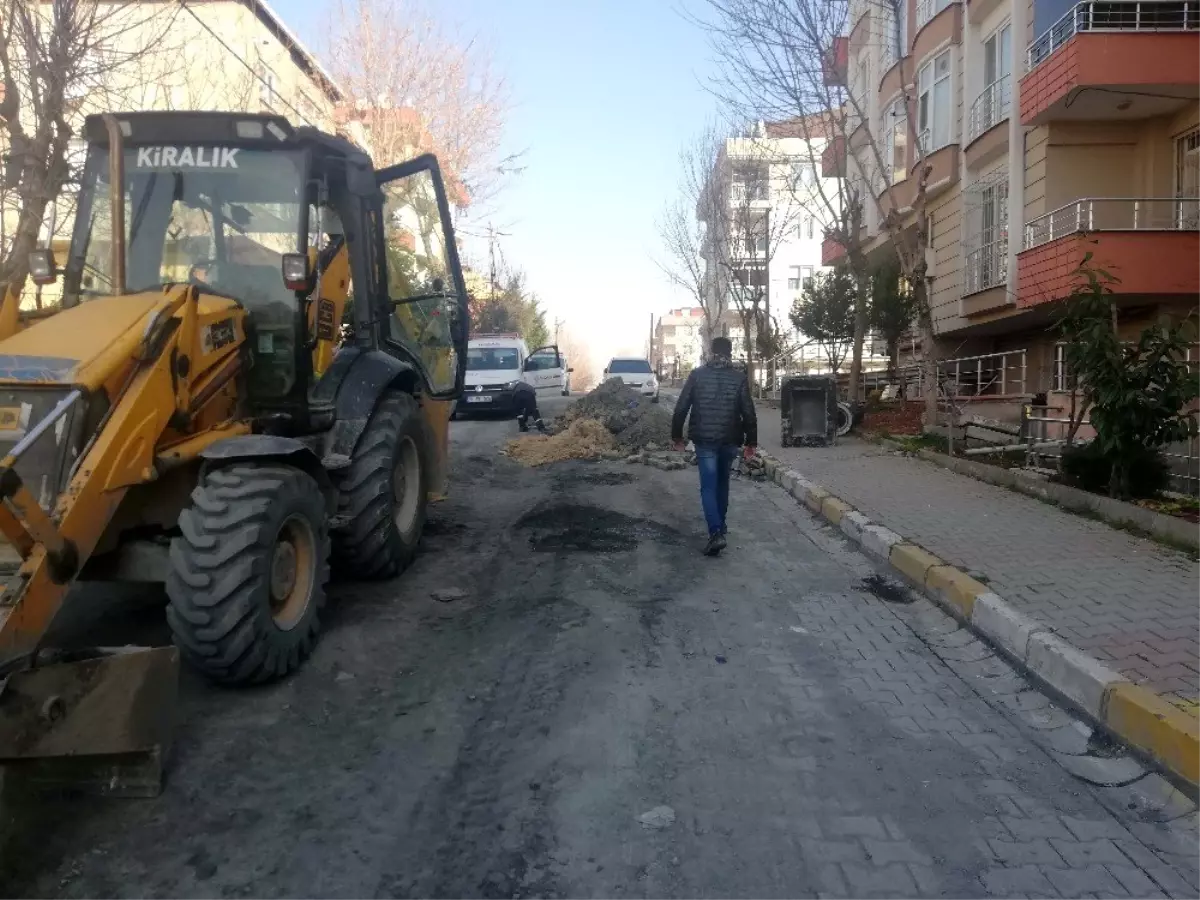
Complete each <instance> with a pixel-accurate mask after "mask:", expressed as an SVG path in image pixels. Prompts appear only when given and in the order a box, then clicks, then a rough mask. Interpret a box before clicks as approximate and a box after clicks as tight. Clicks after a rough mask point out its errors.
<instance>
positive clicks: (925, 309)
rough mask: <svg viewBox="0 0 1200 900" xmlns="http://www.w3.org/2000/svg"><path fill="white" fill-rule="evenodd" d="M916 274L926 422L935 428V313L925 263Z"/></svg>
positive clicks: (936, 391) (936, 403)
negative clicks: (929, 296) (930, 301)
mask: <svg viewBox="0 0 1200 900" xmlns="http://www.w3.org/2000/svg"><path fill="white" fill-rule="evenodd" d="M916 275H917V277H915V278H914V279H913V293H914V294H915V295H916V304H917V309H918V310H919V313H918V318H919V319H920V322H921V378H922V381H923V382H924V391H925V424H926V425H927V426H928V427H930V428H934V427H936V425H937V414H938V383H937V351H936V349H935V346H934V336H933V314H932V313H931V312H930V310H929V298H928V283H927V282H926V281H925V267H924V265H921V266H919V267H918V269H917V273H916Z"/></svg>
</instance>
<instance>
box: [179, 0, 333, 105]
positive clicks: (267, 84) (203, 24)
mask: <svg viewBox="0 0 1200 900" xmlns="http://www.w3.org/2000/svg"><path fill="white" fill-rule="evenodd" d="M179 5H180V6H181V7H182V8H183V9H184V11H185V12H187V13H188V15H190V16H191V17H192V18H193V19H195V20H196V21H197V22H199V23H200V27H201V28H203V29H204V30H205V31H207V32H208V33H209V34H211V35H212V36H213V37H214V38H215V39H216V41H217V43H218V44H220V45H221V46H222V47H224V48H225V52H226V53H228V54H229V55H230V56H232V57H233V58H234V59H236V60H237V61H238V62H240V63H241V64H242V65H243V66H245V67H246V71H248V72H249V73H250V74H251V75H253V76H254V78H255V80H256V81H258V82H259V83H260V84H261V85H262V86H263V87H265V88H266V89H267V90H268V91H270V92H271V96H272V97H277V98H278V99H279V102H280V103H282V104H283V105H284V106H286V107H287V108H288V109H290V110H291V111H292V112H294V113H295V114H296V115H297V116H299V118H300V120H301V121H302V122H303V123H304V124H305V125H307V126H308V127H309V128H316V127H317V126H316V125H314V124H313V123H312V122H310V121H308V119H307V118H306V117H305V115H304V113H302V112H300V110H298V109H296V107H294V106H292V104H290V103H288V102H287V101H286V100H284V99H283V97H282V96H281V95H280V94H278V93H276V91H275V88H274V86H272V84H271V83H270V82H269V81H267V79H265V78H263V77H262V76H261V75H259V74H258V72H257V71H256V70H255V68H254V66H252V65H250V63H248V62H246V60H245V59H243V58H242V56H241V54H239V53H238V52H237V51H236V50H234V49H233V48H232V47H230V46H229V45H228V44H227V43H225V40H224V39H223V38H222V37H221V36H220V35H219V34H217V33H216V32H215V31H213V30H212V28H211V27H209V24H208V23H207V22H205V21H204V20H203V19H201V18H200V17H199V16H198V15H196V12H195V10H193V9H192V8H191V7H190V6H188V5H187V0H179Z"/></svg>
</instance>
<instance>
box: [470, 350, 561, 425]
mask: <svg viewBox="0 0 1200 900" xmlns="http://www.w3.org/2000/svg"><path fill="white" fill-rule="evenodd" d="M569 372H570V370H569V369H567V367H566V363H565V361H564V359H563V356H562V354H561V353H559V352H558V347H556V346H554V345H550V346H547V347H538V348H537V349H536V350H533V351H532V352H531V351H530V350H529V348H528V347H527V346H526V345H525V341H524V340H522V339H521V336H520V335H519V334H480V335H476V336H475V337H473V338H471V340H470V342H469V343H468V344H467V375H466V379H465V385H464V387H463V395H462V399H461V400H459V402H458V404H457V407H456V410H455V412H456V413H458V414H460V415H461V414H462V413H467V412H472V411H480V412H482V411H484V410H490V411H496V412H512V411H513V389H514V388H515V387H516V386H517V383H518V382H521V381H524V382H525V383H526V384H528V385H530V386H531V387H533V389H534V390H536V391H537V393H538V396H539V397H542V396H547V395H549V394H551V393H565V392H566V391H567V390H569V386H568V382H567V376H568V375H569Z"/></svg>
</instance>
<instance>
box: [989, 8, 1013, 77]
mask: <svg viewBox="0 0 1200 900" xmlns="http://www.w3.org/2000/svg"><path fill="white" fill-rule="evenodd" d="M1011 71H1012V24H1011V23H1009V22H1005V23H1004V24H1003V25H1001V26H1000V28H999V29H998V30H997V31H995V32H993V34H992V36H991V37H989V38H988V39H987V40H986V41H984V42H983V83H984V84H985V85H987V84H995V83H996V82H997V81H999V80H1000V79H1001V78H1004V77H1005V76H1007V75H1008V74H1009V73H1010V72H1011Z"/></svg>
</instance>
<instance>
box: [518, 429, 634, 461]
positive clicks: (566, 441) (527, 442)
mask: <svg viewBox="0 0 1200 900" xmlns="http://www.w3.org/2000/svg"><path fill="white" fill-rule="evenodd" d="M616 446H617V445H616V441H615V440H613V436H612V434H611V433H610V432H609V430H608V429H607V428H605V427H604V426H603V425H602V424H601V423H600V422H597V421H596V420H595V419H577V420H576V421H574V422H572V423H571V424H570V425H568V426H567V428H566V429H565V430H563V431H558V432H555V433H554V434H537V435H531V436H529V437H520V438H516V439H515V440H511V441H509V442H508V445H507V446H506V447H505V448H504V450H503V451H502V452H503V453H504V454H505V455H506V456H508V457H509V458H510V459H515V460H516V461H517V462H519V463H523V464H524V465H527V466H544V465H546V464H547V463H552V462H563V461H564V460H568V459H603V458H605V457H607V458H609V459H613V458H615V459H620V454H619V453H617V452H616Z"/></svg>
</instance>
